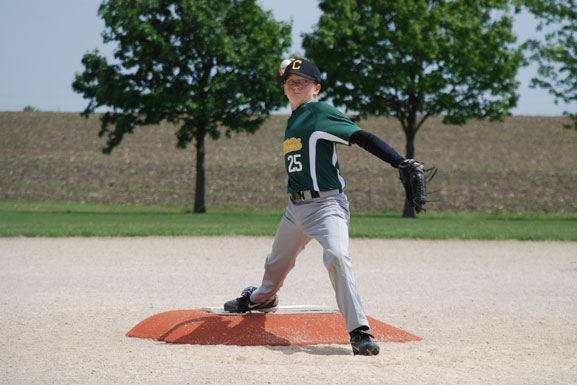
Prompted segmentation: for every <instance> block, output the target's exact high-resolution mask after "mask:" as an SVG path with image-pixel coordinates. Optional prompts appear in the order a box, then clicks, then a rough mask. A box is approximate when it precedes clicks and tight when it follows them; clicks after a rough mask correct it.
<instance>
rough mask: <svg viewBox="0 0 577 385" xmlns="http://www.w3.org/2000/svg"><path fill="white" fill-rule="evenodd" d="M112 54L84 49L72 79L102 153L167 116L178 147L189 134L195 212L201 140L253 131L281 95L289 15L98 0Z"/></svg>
mask: <svg viewBox="0 0 577 385" xmlns="http://www.w3.org/2000/svg"><path fill="white" fill-rule="evenodd" d="M98 13H99V15H100V16H101V17H102V19H103V20H104V22H105V25H106V28H105V31H104V32H103V35H102V36H103V39H104V42H105V43H115V44H116V45H117V48H116V49H115V51H114V59H115V61H114V62H112V63H109V62H108V61H107V59H106V58H105V57H103V56H102V55H100V54H99V52H98V51H97V50H95V51H92V52H89V53H87V54H85V55H84V57H83V59H82V63H83V65H84V72H83V73H81V74H76V77H75V80H74V82H73V85H72V87H73V89H74V90H75V91H76V92H78V93H80V94H82V95H83V96H84V97H85V98H86V99H88V100H89V103H88V106H87V107H86V109H85V110H84V112H83V114H84V115H85V116H88V115H89V114H91V113H93V112H95V111H96V110H97V109H98V108H104V109H106V110H107V112H105V113H104V114H103V115H102V117H101V122H102V124H101V130H100V132H99V135H100V136H104V135H106V136H107V138H108V140H107V144H106V146H105V147H104V149H103V151H104V152H105V153H110V152H111V151H112V150H113V149H114V148H115V147H116V146H118V145H119V144H120V143H121V142H122V139H123V137H124V135H125V134H127V133H132V132H133V131H134V129H135V127H137V126H142V125H152V124H158V123H160V122H161V121H168V122H172V123H175V124H176V125H177V126H178V130H177V131H176V137H177V147H179V148H185V147H186V146H187V144H188V143H190V142H193V141H194V142H195V145H196V150H197V159H196V160H197V161H196V192H195V205H194V211H195V212H202V211H204V210H205V203H204V184H205V173H204V155H205V149H204V142H205V137H206V136H207V135H208V136H210V137H211V138H212V139H218V138H219V137H220V136H221V134H222V133H223V132H224V134H225V135H226V136H230V135H231V133H232V132H243V131H244V132H250V133H252V132H255V131H256V130H258V129H259V128H260V126H261V125H262V123H263V122H264V120H265V119H266V117H267V116H268V114H269V112H270V111H271V110H274V109H276V108H278V107H280V106H283V105H284V104H285V103H286V102H285V100H284V95H283V94H282V92H281V91H280V90H279V87H278V81H277V71H276V68H277V67H278V63H279V62H280V61H281V59H282V57H283V53H284V52H285V51H286V50H287V49H288V48H289V47H290V44H291V39H290V31H291V25H290V24H288V23H284V22H277V21H275V20H274V18H273V17H272V13H271V12H270V11H268V12H267V11H264V10H262V9H261V8H260V6H259V5H258V4H257V3H256V1H255V0H219V1H211V0H105V1H104V2H103V3H102V4H101V6H100V8H99V11H98Z"/></svg>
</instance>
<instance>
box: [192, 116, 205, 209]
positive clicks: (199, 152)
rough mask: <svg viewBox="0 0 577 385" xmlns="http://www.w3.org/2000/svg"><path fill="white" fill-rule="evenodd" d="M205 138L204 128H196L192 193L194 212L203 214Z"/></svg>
mask: <svg viewBox="0 0 577 385" xmlns="http://www.w3.org/2000/svg"><path fill="white" fill-rule="evenodd" d="M205 136H206V129H205V128H204V127H202V128H200V127H199V128H198V131H197V132H196V187H195V191H194V212H195V213H205V212H206V205H205V203H204V185H205V173H204V158H205V157H204V155H205V148H204V139H205Z"/></svg>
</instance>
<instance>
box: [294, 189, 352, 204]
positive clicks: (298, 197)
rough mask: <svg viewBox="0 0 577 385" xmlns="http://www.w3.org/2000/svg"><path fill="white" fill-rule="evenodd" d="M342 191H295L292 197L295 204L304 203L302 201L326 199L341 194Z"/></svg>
mask: <svg viewBox="0 0 577 385" xmlns="http://www.w3.org/2000/svg"><path fill="white" fill-rule="evenodd" d="M340 193H341V190H339V189H334V190H328V191H315V190H306V191H295V192H291V193H290V197H291V199H292V200H293V201H295V202H302V201H310V200H311V199H314V198H324V197H330V196H333V195H337V194H340Z"/></svg>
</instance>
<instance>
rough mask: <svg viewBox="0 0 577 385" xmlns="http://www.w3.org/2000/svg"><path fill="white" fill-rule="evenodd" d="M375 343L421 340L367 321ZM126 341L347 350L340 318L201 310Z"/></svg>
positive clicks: (151, 324) (150, 322)
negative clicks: (329, 346)
mask: <svg viewBox="0 0 577 385" xmlns="http://www.w3.org/2000/svg"><path fill="white" fill-rule="evenodd" d="M367 318H368V319H369V322H370V324H371V333H372V334H373V335H374V336H375V340H376V341H379V342H409V341H420V340H421V338H420V337H417V336H415V335H413V334H411V333H407V332H405V331H403V330H401V329H397V328H395V327H393V326H391V325H387V324H386V323H383V322H381V321H378V320H376V319H374V318H371V317H367ZM126 335H127V336H128V337H136V338H146V339H153V340H156V341H164V342H168V343H174V344H193V345H240V346H255V345H280V346H288V345H321V344H323V345H324V344H349V343H350V342H349V334H348V333H347V330H346V327H345V321H344V319H343V317H342V315H341V314H338V313H337V314H334V313H302V314H290V313H289V314H286V313H285V314H281V313H279V314H275V313H269V314H261V313H251V314H245V315H229V316H227V315H219V314H214V313H208V312H206V311H204V310H201V309H194V310H174V311H169V312H166V313H160V314H156V315H153V316H152V317H149V318H147V319H145V320H144V321H142V322H140V323H139V324H138V325H136V326H135V327H134V328H132V330H130V331H129V332H128V333H127V334H126Z"/></svg>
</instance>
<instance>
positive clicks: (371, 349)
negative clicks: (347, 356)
mask: <svg viewBox="0 0 577 385" xmlns="http://www.w3.org/2000/svg"><path fill="white" fill-rule="evenodd" d="M371 338H375V337H374V336H373V335H372V334H371V333H369V332H368V331H365V330H355V331H354V332H352V333H351V346H352V347H353V354H354V355H355V356H356V355H361V356H376V355H377V354H379V350H380V349H379V345H377V344H376V343H374V342H373V341H371Z"/></svg>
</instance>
